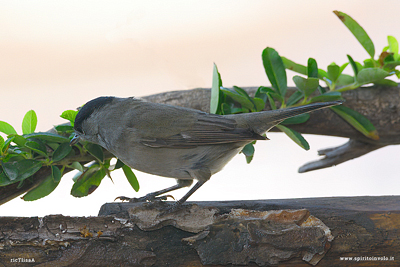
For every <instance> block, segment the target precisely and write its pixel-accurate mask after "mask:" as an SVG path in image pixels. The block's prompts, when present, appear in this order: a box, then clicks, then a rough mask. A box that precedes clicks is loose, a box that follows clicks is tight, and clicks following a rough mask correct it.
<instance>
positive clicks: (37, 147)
mask: <svg viewBox="0 0 400 267" xmlns="http://www.w3.org/2000/svg"><path fill="white" fill-rule="evenodd" d="M25 147H27V148H29V149H30V150H32V151H34V152H36V153H38V154H39V155H42V156H44V157H46V158H47V150H46V146H45V145H44V144H43V143H42V142H40V141H39V140H37V141H33V140H28V141H26V143H25Z"/></svg>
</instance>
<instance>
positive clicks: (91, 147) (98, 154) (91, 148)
mask: <svg viewBox="0 0 400 267" xmlns="http://www.w3.org/2000/svg"><path fill="white" fill-rule="evenodd" d="M85 148H86V150H87V151H88V152H89V153H90V154H91V155H92V156H93V157H95V158H96V159H97V160H98V161H99V162H101V163H104V153H103V148H102V147H101V146H99V145H97V144H92V143H87V144H86V145H85Z"/></svg>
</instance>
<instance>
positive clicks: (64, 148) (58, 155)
mask: <svg viewBox="0 0 400 267" xmlns="http://www.w3.org/2000/svg"><path fill="white" fill-rule="evenodd" d="M71 150H72V147H71V146H70V145H69V143H62V144H61V145H59V146H58V147H57V149H56V150H55V151H54V153H53V157H52V159H53V161H54V162H57V161H60V160H62V159H63V158H65V157H66V156H67V155H68V154H69V153H70V152H71Z"/></svg>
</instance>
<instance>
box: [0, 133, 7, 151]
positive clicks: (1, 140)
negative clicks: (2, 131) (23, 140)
mask: <svg viewBox="0 0 400 267" xmlns="http://www.w3.org/2000/svg"><path fill="white" fill-rule="evenodd" d="M5 143H6V142H5V141H4V138H3V137H2V136H1V135H0V154H2V153H1V152H3V148H4V145H5Z"/></svg>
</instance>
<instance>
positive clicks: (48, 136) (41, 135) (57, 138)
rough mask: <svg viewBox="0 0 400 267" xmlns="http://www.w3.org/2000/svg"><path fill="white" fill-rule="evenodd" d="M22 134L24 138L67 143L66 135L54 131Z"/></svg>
mask: <svg viewBox="0 0 400 267" xmlns="http://www.w3.org/2000/svg"><path fill="white" fill-rule="evenodd" d="M23 136H24V137H25V138H37V139H42V140H44V141H47V142H53V143H69V139H68V138H67V137H64V136H61V135H58V134H54V133H46V132H38V133H31V134H24V135H23Z"/></svg>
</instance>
